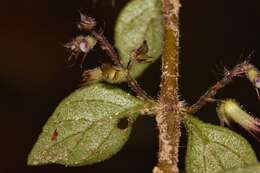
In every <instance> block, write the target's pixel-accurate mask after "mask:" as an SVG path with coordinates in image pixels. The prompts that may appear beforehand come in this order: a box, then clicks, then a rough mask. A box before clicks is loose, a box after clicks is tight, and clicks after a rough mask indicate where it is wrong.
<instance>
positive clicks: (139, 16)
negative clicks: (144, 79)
mask: <svg viewBox="0 0 260 173" xmlns="http://www.w3.org/2000/svg"><path fill="white" fill-rule="evenodd" d="M145 40H146V41H147V44H148V48H149V52H148V55H149V56H150V57H152V61H155V60H156V59H158V58H159V56H160V55H161V52H162V48H163V25H162V13H161V0H132V1H130V2H129V3H128V4H127V5H126V6H125V8H124V9H123V10H122V12H121V13H120V15H119V17H118V19H117V24H116V28H115V46H116V48H117V49H118V52H119V55H120V57H121V58H122V60H123V64H124V66H127V63H128V61H129V55H130V54H131V52H132V51H134V50H135V49H137V48H139V47H140V46H141V45H142V44H143V42H144V41H145ZM149 65H150V64H148V63H136V64H134V65H133V67H132V69H131V75H132V76H133V77H138V76H139V75H140V74H142V72H143V71H144V70H145V69H146V68H147V67H148V66H149Z"/></svg>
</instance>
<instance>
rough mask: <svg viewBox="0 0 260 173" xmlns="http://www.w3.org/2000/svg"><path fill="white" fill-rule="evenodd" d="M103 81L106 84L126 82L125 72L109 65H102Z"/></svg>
mask: <svg viewBox="0 0 260 173" xmlns="http://www.w3.org/2000/svg"><path fill="white" fill-rule="evenodd" d="M101 70H102V74H103V79H104V80H105V81H106V82H108V83H122V82H125V81H126V71H125V69H122V68H120V67H117V66H113V65H111V64H107V63H105V64H102V65H101Z"/></svg>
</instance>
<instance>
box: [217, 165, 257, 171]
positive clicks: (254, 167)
mask: <svg viewBox="0 0 260 173" xmlns="http://www.w3.org/2000/svg"><path fill="white" fill-rule="evenodd" d="M219 173H260V164H259V163H258V164H256V165H250V166H247V167H244V168H235V169H229V170H226V171H222V172H219Z"/></svg>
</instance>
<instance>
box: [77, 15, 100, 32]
mask: <svg viewBox="0 0 260 173" xmlns="http://www.w3.org/2000/svg"><path fill="white" fill-rule="evenodd" d="M95 26H96V21H95V19H93V18H92V17H88V16H86V15H84V14H80V23H79V24H78V28H79V29H81V30H85V31H91V30H92V29H94V28H95Z"/></svg>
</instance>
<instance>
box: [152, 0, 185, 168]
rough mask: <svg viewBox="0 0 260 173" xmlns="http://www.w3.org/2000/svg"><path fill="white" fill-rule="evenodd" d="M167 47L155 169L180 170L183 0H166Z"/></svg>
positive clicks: (164, 2)
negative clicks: (180, 55)
mask: <svg viewBox="0 0 260 173" xmlns="http://www.w3.org/2000/svg"><path fill="white" fill-rule="evenodd" d="M162 4H163V18H164V24H163V25H164V33H165V39H164V50H163V55H162V76H161V78H162V81H161V91H160V99H159V104H158V108H157V116H156V121H157V125H158V128H159V163H158V165H157V166H156V167H155V168H154V171H153V172H154V173H178V172H179V169H178V151H179V140H180V136H181V132H180V124H181V112H182V105H181V104H180V103H181V102H180V101H179V99H178V75H179V73H178V64H179V8H180V3H179V0H162Z"/></svg>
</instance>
